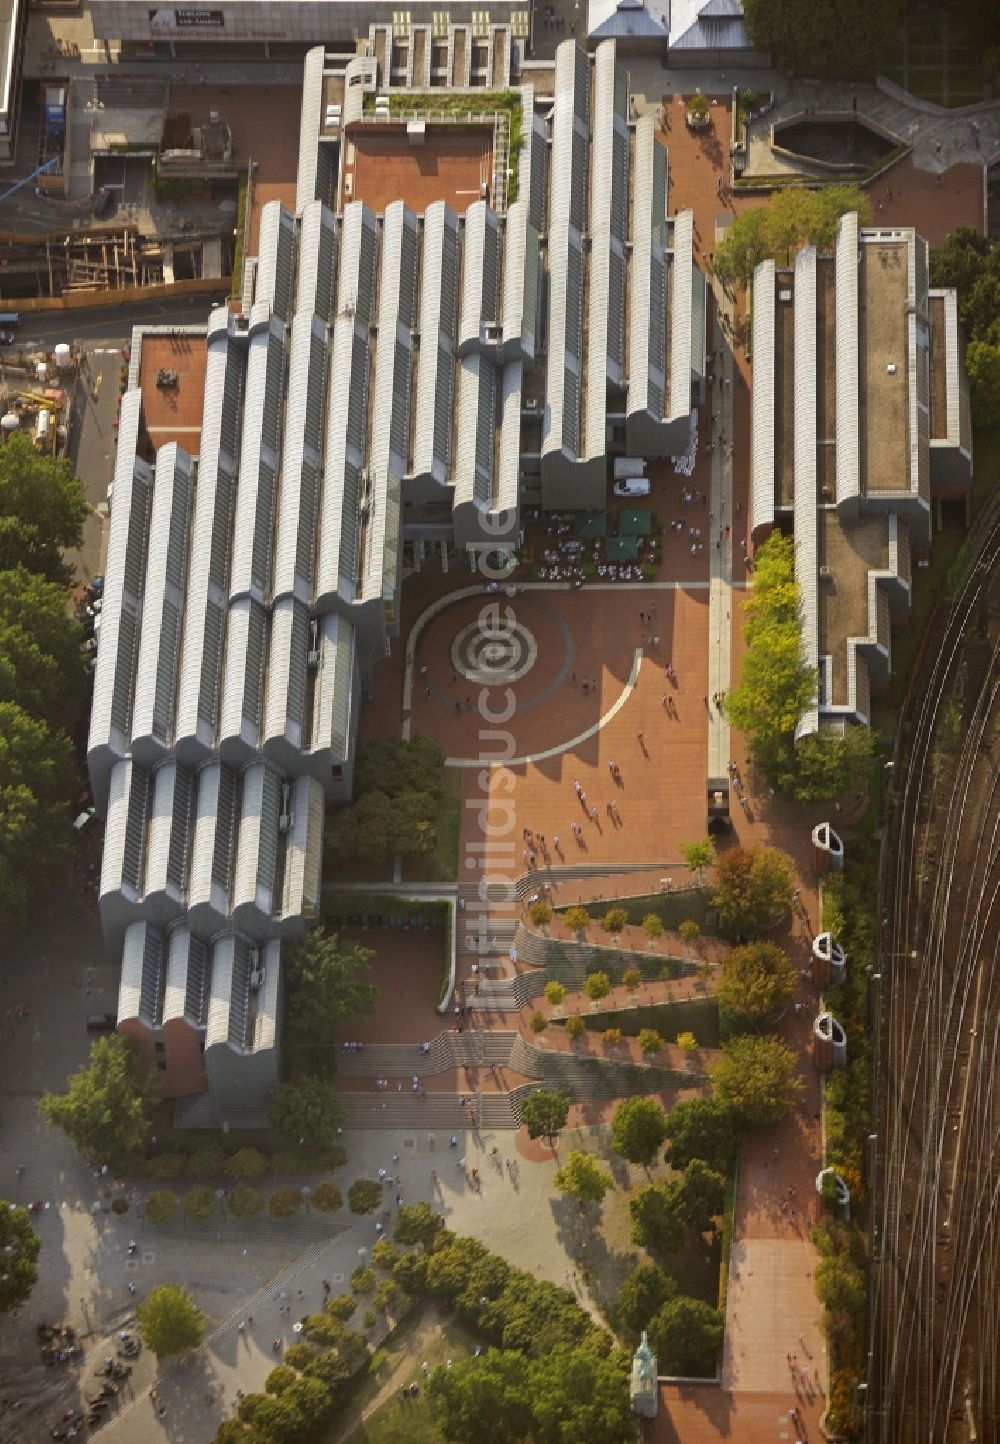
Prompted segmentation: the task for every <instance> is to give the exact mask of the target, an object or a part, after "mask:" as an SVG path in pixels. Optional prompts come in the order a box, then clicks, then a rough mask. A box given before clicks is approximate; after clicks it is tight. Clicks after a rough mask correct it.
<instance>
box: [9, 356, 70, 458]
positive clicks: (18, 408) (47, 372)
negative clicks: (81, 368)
mask: <svg viewBox="0 0 1000 1444" xmlns="http://www.w3.org/2000/svg"><path fill="white" fill-rule="evenodd" d="M77 385H78V368H77V359H76V357H75V355H74V353H73V349H72V347H70V346H68V345H66V344H61V345H59V346H57V347H56V348H55V351H54V352H51V353H43V352H34V351H27V350H25V351H19V352H16V353H15V352H11V351H6V352H5V353H4V354H3V358H2V360H0V413H2V414H0V434H2V437H3V441H4V443H6V442H7V441H9V439H10V438H11V437H12V436H17V435H25V436H29V437H31V439H32V440H33V441H34V443H35V445H36V447H37V448H38V450H39V451H40V452H42V453H43V454H44V455H46V456H63V455H65V453H66V451H67V449H68V446H69V439H70V432H71V430H72V411H73V403H74V398H75V395H76V388H77Z"/></svg>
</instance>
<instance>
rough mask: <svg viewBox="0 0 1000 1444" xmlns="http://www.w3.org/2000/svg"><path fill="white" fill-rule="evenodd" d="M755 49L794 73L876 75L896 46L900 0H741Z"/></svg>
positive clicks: (783, 68)
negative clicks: (822, 0) (830, 0)
mask: <svg viewBox="0 0 1000 1444" xmlns="http://www.w3.org/2000/svg"><path fill="white" fill-rule="evenodd" d="M743 13H744V15H745V16H746V22H747V29H748V30H749V31H750V38H751V39H752V40H753V43H754V48H755V49H756V50H760V51H765V52H767V53H768V54H769V55H770V56H771V60H772V63H773V64H774V65H775V66H777V68H778V69H779V70H790V71H792V72H793V73H794V74H796V75H820V76H835V77H836V78H838V79H842V78H844V77H849V76H874V75H875V74H876V73H877V72H878V71H879V69H880V68H881V67H882V66H883V65H884V64H885V63H886V57H887V56H891V55H893V54H895V53H896V51H897V48H898V32H899V24H900V20H901V18H902V6H901V4H900V0H837V4H836V5H817V4H815V0H743Z"/></svg>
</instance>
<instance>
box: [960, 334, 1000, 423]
mask: <svg viewBox="0 0 1000 1444" xmlns="http://www.w3.org/2000/svg"><path fill="white" fill-rule="evenodd" d="M965 367H966V370H967V371H968V373H969V389H970V392H971V395H972V414H973V416H974V418H975V420H976V421H977V422H978V423H979V425H980V426H1000V340H998V341H970V342H969V344H968V345H967V346H966V348H965Z"/></svg>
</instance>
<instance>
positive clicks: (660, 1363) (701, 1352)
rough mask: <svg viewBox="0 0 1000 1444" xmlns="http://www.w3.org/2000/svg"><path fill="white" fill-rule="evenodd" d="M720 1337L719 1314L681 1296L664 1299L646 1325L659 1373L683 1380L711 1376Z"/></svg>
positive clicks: (721, 1322)
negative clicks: (665, 1300) (661, 1305)
mask: <svg viewBox="0 0 1000 1444" xmlns="http://www.w3.org/2000/svg"><path fill="white" fill-rule="evenodd" d="M722 1334H723V1318H722V1315H721V1313H720V1312H719V1310H718V1309H713V1308H712V1306H711V1305H710V1304H706V1303H704V1302H703V1300H701V1299H689V1298H685V1297H684V1296H683V1295H680V1296H679V1297H678V1298H675V1299H668V1301H667V1302H666V1303H665V1304H664V1305H663V1307H662V1308H661V1309H660V1311H659V1313H658V1314H657V1315H656V1317H655V1318H654V1319H652V1320H651V1321H650V1325H649V1342H650V1345H651V1347H652V1349H653V1351H654V1352H655V1354H656V1362H657V1367H658V1368H659V1370H660V1372H661V1373H664V1374H679V1375H681V1376H682V1377H684V1378H701V1377H706V1376H708V1375H711V1374H714V1373H715V1366H716V1361H717V1360H718V1357H719V1348H720V1346H721V1344H722Z"/></svg>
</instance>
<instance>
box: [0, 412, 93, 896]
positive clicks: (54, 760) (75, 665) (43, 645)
mask: <svg viewBox="0 0 1000 1444" xmlns="http://www.w3.org/2000/svg"><path fill="white" fill-rule="evenodd" d="M89 510H90V508H89V507H88V505H87V501H86V498H85V496H84V493H83V487H82V486H81V484H80V482H79V481H78V479H77V478H76V477H75V476H74V475H73V470H72V467H71V466H70V464H69V462H68V461H65V460H62V459H55V458H53V457H47V456H41V455H40V454H39V453H38V452H37V451H36V450H35V447H34V445H33V444H32V442H31V440H30V439H29V438H28V437H27V436H22V435H15V436H13V437H12V438H11V439H10V440H9V441H7V442H5V444H4V446H3V447H2V448H0V907H2V909H3V913H4V916H5V919H7V920H17V919H18V918H21V917H23V916H24V913H25V909H26V907H27V903H28V899H29V898H30V896H31V894H32V892H33V891H34V890H35V889H36V888H37V887H39V886H41V884H42V883H43V882H44V881H45V879H46V877H47V876H48V874H49V871H50V869H51V867H52V865H53V863H54V862H56V861H57V860H58V858H59V857H60V856H61V855H62V854H63V853H64V852H65V850H66V848H67V847H68V845H69V839H70V836H71V833H70V803H71V800H72V796H73V793H74V791H75V790H76V786H75V778H76V765H75V762H74V758H73V747H72V744H71V742H70V738H69V734H68V732H67V728H66V724H67V723H68V722H70V721H72V719H73V713H74V711H75V709H76V708H77V707H78V706H79V704H80V702H81V701H82V699H83V696H84V694H85V688H86V670H85V667H84V664H83V660H82V658H81V655H80V641H81V639H82V638H81V633H80V628H79V627H78V626H77V625H76V624H75V623H74V622H73V621H72V620H71V618H70V617H69V615H68V612H67V600H68V597H67V588H68V585H69V581H70V571H69V569H68V568H67V567H66V565H65V564H64V562H63V560H62V552H63V550H64V549H66V548H69V547H77V546H79V545H80V543H81V541H82V538H83V523H84V520H85V519H86V516H87V513H88V511H89Z"/></svg>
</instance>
